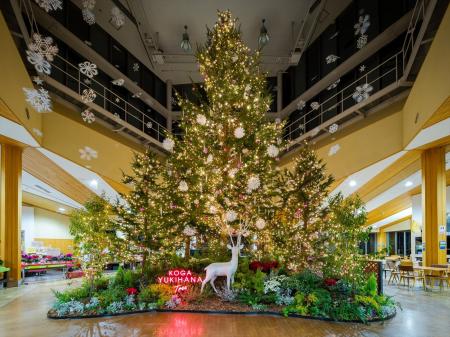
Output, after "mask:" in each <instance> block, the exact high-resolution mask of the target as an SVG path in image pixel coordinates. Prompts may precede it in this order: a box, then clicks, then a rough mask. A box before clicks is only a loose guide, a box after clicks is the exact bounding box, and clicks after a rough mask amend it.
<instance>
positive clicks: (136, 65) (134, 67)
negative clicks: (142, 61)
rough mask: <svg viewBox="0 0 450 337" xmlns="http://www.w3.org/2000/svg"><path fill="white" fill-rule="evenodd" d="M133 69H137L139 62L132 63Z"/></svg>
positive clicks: (135, 70)
mask: <svg viewBox="0 0 450 337" xmlns="http://www.w3.org/2000/svg"><path fill="white" fill-rule="evenodd" d="M133 71H134V72H137V71H139V63H137V62H135V63H133Z"/></svg>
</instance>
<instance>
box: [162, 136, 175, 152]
mask: <svg viewBox="0 0 450 337" xmlns="http://www.w3.org/2000/svg"><path fill="white" fill-rule="evenodd" d="M162 146H163V148H164V150H166V151H169V152H172V151H173V147H174V146H175V142H174V141H173V140H172V139H170V138H166V139H164V140H163V143H162Z"/></svg>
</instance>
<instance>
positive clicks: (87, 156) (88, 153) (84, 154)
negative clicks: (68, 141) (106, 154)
mask: <svg viewBox="0 0 450 337" xmlns="http://www.w3.org/2000/svg"><path fill="white" fill-rule="evenodd" d="M78 152H80V158H81V159H83V160H92V159H97V158H98V153H97V151H95V150H94V149H93V148H91V147H89V146H85V147H84V148H82V149H79V150H78Z"/></svg>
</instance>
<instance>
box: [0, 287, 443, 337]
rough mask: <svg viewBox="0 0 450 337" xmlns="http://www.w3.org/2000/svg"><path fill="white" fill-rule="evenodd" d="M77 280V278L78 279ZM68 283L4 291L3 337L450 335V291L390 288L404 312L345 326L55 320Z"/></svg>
mask: <svg viewBox="0 0 450 337" xmlns="http://www.w3.org/2000/svg"><path fill="white" fill-rule="evenodd" d="M75 282H77V281H75ZM67 284H68V281H55V282H48V283H44V284H39V283H35V284H30V285H27V286H22V287H21V288H15V289H14V288H11V289H6V290H4V289H0V336H1V337H28V336H30V337H31V336H33V337H34V336H43V337H44V336H49V337H66V336H71V337H72V336H77V337H88V336H89V337H94V336H95V337H138V336H148V337H150V336H155V337H163V336H166V337H200V336H205V337H206V336H208V337H209V336H215V337H216V336H217V337H221V336H227V337H228V336H239V337H241V336H242V337H247V336H248V337H250V336H251V337H266V336H267V337H269V336H270V337H275V336H280V337H281V336H289V337H299V336H314V337H319V336H329V337H337V336H345V337H347V336H383V337H384V336H399V337H400V336H408V337H415V336H420V337H422V336H423V337H444V336H450V323H449V320H448V317H449V314H450V291H449V290H445V291H442V292H440V291H439V290H437V289H436V290H434V291H432V292H430V291H427V292H424V291H423V290H421V289H419V288H418V287H417V288H416V289H414V290H407V289H406V288H404V287H397V286H390V287H388V288H387V289H386V292H387V293H388V294H390V295H395V297H396V299H397V300H398V301H399V302H401V305H402V307H403V310H401V311H399V312H398V314H397V316H396V317H395V318H394V319H392V320H390V321H387V322H383V323H371V324H368V325H364V324H344V323H335V322H324V321H315V320H305V319H298V318H283V317H273V316H239V315H205V314H181V313H145V314H136V315H129V316H116V317H109V318H101V319H79V320H50V319H47V318H46V312H47V310H48V308H49V307H50V306H51V304H52V301H53V296H52V292H51V290H52V289H56V290H57V289H63V288H64V287H67Z"/></svg>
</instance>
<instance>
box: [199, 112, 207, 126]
mask: <svg viewBox="0 0 450 337" xmlns="http://www.w3.org/2000/svg"><path fill="white" fill-rule="evenodd" d="M197 123H198V124H200V125H206V117H205V115H202V114H199V115H197Z"/></svg>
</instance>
